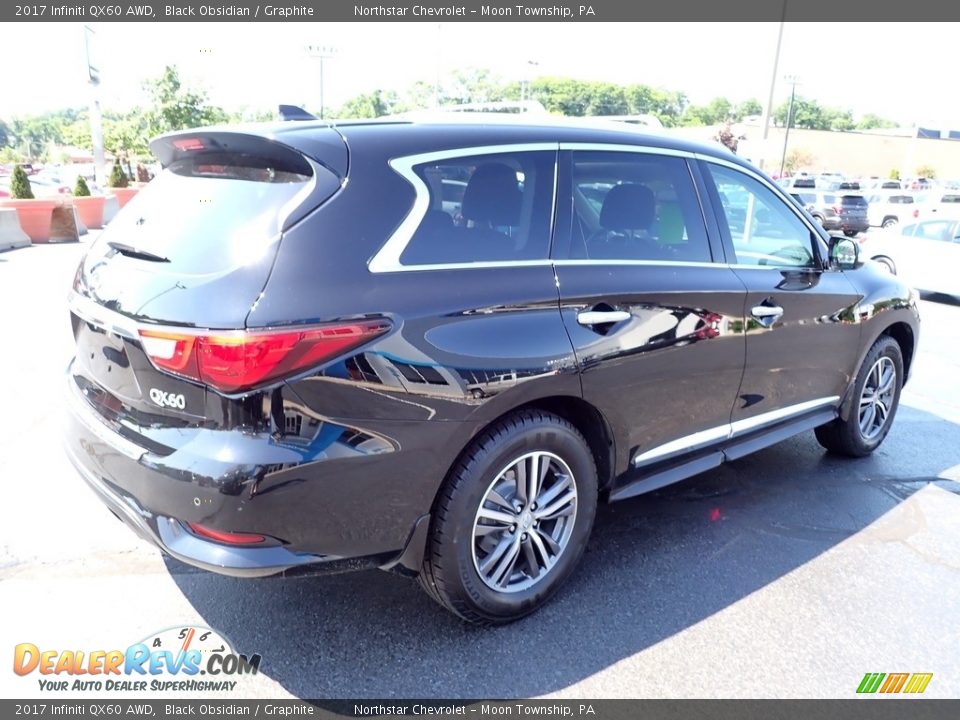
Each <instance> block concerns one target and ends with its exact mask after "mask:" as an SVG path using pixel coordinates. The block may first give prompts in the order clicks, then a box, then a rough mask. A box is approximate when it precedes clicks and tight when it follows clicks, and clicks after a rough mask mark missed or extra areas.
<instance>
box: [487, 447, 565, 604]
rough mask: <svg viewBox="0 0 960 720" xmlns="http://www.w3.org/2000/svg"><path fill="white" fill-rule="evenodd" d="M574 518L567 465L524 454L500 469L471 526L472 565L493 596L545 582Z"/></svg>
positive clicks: (543, 454)
mask: <svg viewBox="0 0 960 720" xmlns="http://www.w3.org/2000/svg"><path fill="white" fill-rule="evenodd" d="M576 518H577V485H576V482H575V479H574V477H573V473H572V472H571V471H570V468H569V466H568V465H567V464H566V463H565V462H564V461H563V460H561V459H560V458H559V457H558V456H556V455H554V454H553V453H549V452H532V453H527V454H526V455H523V456H521V457H519V458H517V459H515V460H512V461H511V462H510V463H509V464H508V465H507V466H506V467H505V468H503V470H501V471H500V472H499V473H498V474H497V475H496V477H495V478H494V480H493V482H492V483H490V486H489V487H488V488H487V492H486V494H485V495H484V496H483V499H482V500H481V502H480V507H479V509H478V510H477V514H476V517H475V518H474V522H473V543H472V553H473V564H474V568H475V569H476V571H477V574H478V575H479V577H480V579H481V580H482V581H483V582H484V584H485V585H486V586H487V587H489V588H490V589H492V590H495V591H497V592H507V593H512V592H520V591H521V590H526V589H528V588H530V587H533V586H534V585H535V584H537V583H538V582H540V581H541V580H543V578H544V577H546V576H547V575H548V574H549V572H550V570H551V569H552V568H553V567H554V565H556V563H557V560H558V559H559V558H560V556H561V555H562V554H563V552H564V550H565V549H566V547H567V545H568V543H569V542H570V536H571V535H572V534H573V528H574V524H575V522H576Z"/></svg>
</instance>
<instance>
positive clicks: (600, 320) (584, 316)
mask: <svg viewBox="0 0 960 720" xmlns="http://www.w3.org/2000/svg"><path fill="white" fill-rule="evenodd" d="M631 317H633V316H632V315H631V314H630V313H628V312H627V311H626V310H584V311H583V312H580V313H577V322H578V323H580V324H581V325H603V324H605V323H618V322H623V321H624V320H629V319H630V318H631Z"/></svg>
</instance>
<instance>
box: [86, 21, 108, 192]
mask: <svg viewBox="0 0 960 720" xmlns="http://www.w3.org/2000/svg"><path fill="white" fill-rule="evenodd" d="M93 35H94V31H93V29H92V28H91V27H90V26H89V25H84V26H83V38H84V48H85V49H86V55H87V81H88V82H89V83H90V137H91V139H92V140H93V175H94V181H95V182H96V183H97V185H98V186H99V187H101V188H104V187H106V186H107V169H106V157H105V156H104V152H103V119H102V118H101V116H100V96H99V89H98V88H99V87H100V68H99V67H98V65H99V64H98V63H97V62H96V61H95V59H94V58H95V57H96V56H95V54H94V52H93V51H94V48H93Z"/></svg>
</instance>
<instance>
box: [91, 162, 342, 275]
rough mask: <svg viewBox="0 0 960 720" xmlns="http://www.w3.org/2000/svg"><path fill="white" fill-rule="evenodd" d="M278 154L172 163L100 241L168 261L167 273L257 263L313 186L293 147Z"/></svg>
mask: <svg viewBox="0 0 960 720" xmlns="http://www.w3.org/2000/svg"><path fill="white" fill-rule="evenodd" d="M275 155H276V156H274V157H268V158H265V157H257V156H250V155H243V154H237V153H222V152H221V153H199V154H197V155H196V156H188V157H185V158H181V159H179V160H175V161H174V162H173V163H171V164H170V165H169V166H168V167H167V168H166V169H165V170H164V171H163V172H162V173H160V174H159V175H158V176H157V177H156V178H155V179H154V180H152V181H151V182H150V183H149V184H148V185H147V186H146V187H145V188H143V189H142V190H141V191H140V192H139V193H138V194H137V195H136V196H135V197H134V198H133V199H132V200H131V201H130V203H129V204H128V205H127V206H126V207H125V208H124V210H123V212H121V213H119V214H118V215H117V216H116V218H115V219H114V220H113V221H112V222H111V223H110V225H109V226H108V228H107V229H106V230H105V231H104V232H103V233H102V234H101V236H100V240H99V242H101V243H110V242H112V243H117V244H121V245H124V246H127V247H131V248H134V249H136V250H140V251H145V252H148V253H150V254H153V255H157V256H159V257H161V258H165V259H167V260H168V261H169V263H164V264H163V266H162V270H172V271H175V272H178V273H186V274H207V273H214V272H220V271H223V270H227V269H230V268H234V267H237V266H240V265H244V264H247V263H250V262H253V261H255V260H257V259H258V258H260V257H261V256H262V254H263V253H264V252H266V251H267V249H268V248H269V247H270V246H271V244H273V243H274V242H275V241H276V240H277V239H278V237H279V234H280V231H281V229H282V228H283V225H284V220H285V219H286V218H287V217H288V216H289V214H290V213H291V211H292V210H294V209H295V208H296V207H297V206H298V205H299V204H300V202H302V201H303V199H305V198H306V196H307V195H308V194H309V193H310V190H311V188H312V186H313V182H312V181H313V170H312V168H311V166H310V164H309V163H307V162H306V160H304V159H303V158H302V157H300V156H299V155H297V154H296V153H293V152H292V151H291V152H289V153H286V154H275ZM331 178H332V176H331ZM328 180H329V178H328ZM334 187H335V184H334ZM331 193H332V190H331ZM157 269H158V270H161V268H160V267H158V268H157Z"/></svg>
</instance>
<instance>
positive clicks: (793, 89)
mask: <svg viewBox="0 0 960 720" xmlns="http://www.w3.org/2000/svg"><path fill="white" fill-rule="evenodd" d="M783 79H784V80H786V81H787V82H788V83H790V105H789V106H788V107H787V129H786V131H785V132H784V133H783V154H782V155H780V175H779V176H778V177H783V166H784V164H785V163H786V161H787V141H788V140H789V139H790V126H791V125H792V124H793V100H794V98H795V97H796V95H797V85H799V84H800V78H798V77H797V76H796V75H785V76H784V78H783Z"/></svg>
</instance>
